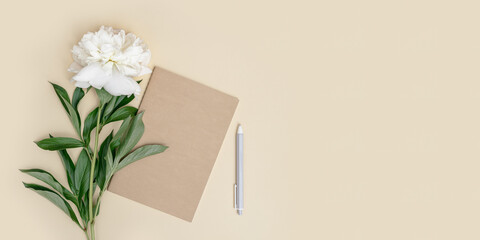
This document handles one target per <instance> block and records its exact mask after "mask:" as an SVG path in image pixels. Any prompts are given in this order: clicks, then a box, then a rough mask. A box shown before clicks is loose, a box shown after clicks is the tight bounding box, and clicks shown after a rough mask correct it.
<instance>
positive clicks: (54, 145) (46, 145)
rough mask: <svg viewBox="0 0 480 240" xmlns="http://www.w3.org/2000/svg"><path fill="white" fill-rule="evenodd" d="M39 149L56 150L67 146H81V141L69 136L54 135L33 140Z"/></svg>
mask: <svg viewBox="0 0 480 240" xmlns="http://www.w3.org/2000/svg"><path fill="white" fill-rule="evenodd" d="M35 143H36V144H37V145H38V146H39V147H40V148H41V149H44V150H50V151H56V150H64V149H67V148H78V147H83V142H82V141H80V140H78V139H75V138H69V137H54V138H46V139H43V140H41V141H38V142H35Z"/></svg>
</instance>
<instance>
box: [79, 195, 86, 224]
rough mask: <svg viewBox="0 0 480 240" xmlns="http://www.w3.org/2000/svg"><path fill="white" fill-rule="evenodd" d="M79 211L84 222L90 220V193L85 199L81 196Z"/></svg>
mask: <svg viewBox="0 0 480 240" xmlns="http://www.w3.org/2000/svg"><path fill="white" fill-rule="evenodd" d="M78 213H80V217H81V218H82V220H83V222H84V223H86V222H88V194H87V195H86V196H85V198H83V199H82V198H81V197H79V199H78Z"/></svg>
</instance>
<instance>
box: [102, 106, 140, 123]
mask: <svg viewBox="0 0 480 240" xmlns="http://www.w3.org/2000/svg"><path fill="white" fill-rule="evenodd" d="M137 111H138V109H137V108H135V107H130V106H127V107H123V108H120V109H118V110H117V111H115V112H114V113H113V114H112V115H111V116H110V117H109V118H108V120H107V122H106V123H105V124H107V123H111V122H116V121H121V120H124V119H125V118H127V117H129V116H135V114H137Z"/></svg>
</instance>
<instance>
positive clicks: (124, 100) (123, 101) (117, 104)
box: [113, 94, 135, 111]
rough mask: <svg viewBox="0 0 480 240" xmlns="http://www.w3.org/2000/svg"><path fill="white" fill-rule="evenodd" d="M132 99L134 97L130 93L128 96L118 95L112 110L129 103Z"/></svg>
mask: <svg viewBox="0 0 480 240" xmlns="http://www.w3.org/2000/svg"><path fill="white" fill-rule="evenodd" d="M133 99H135V95H133V94H132V95H130V96H125V95H122V96H118V97H117V99H116V101H115V108H114V109H113V111H116V110H117V109H119V108H121V107H123V106H125V105H127V104H129V103H130V102H131V101H132V100H133Z"/></svg>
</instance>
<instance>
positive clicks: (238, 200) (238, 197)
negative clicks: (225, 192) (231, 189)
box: [235, 125, 243, 215]
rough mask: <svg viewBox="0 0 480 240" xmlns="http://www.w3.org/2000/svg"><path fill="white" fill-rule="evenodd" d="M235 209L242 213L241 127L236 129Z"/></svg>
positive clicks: (239, 213)
mask: <svg viewBox="0 0 480 240" xmlns="http://www.w3.org/2000/svg"><path fill="white" fill-rule="evenodd" d="M235 209H236V210H237V213H238V215H242V213H243V129H242V126H241V125H238V129H237V183H236V184H235Z"/></svg>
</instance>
